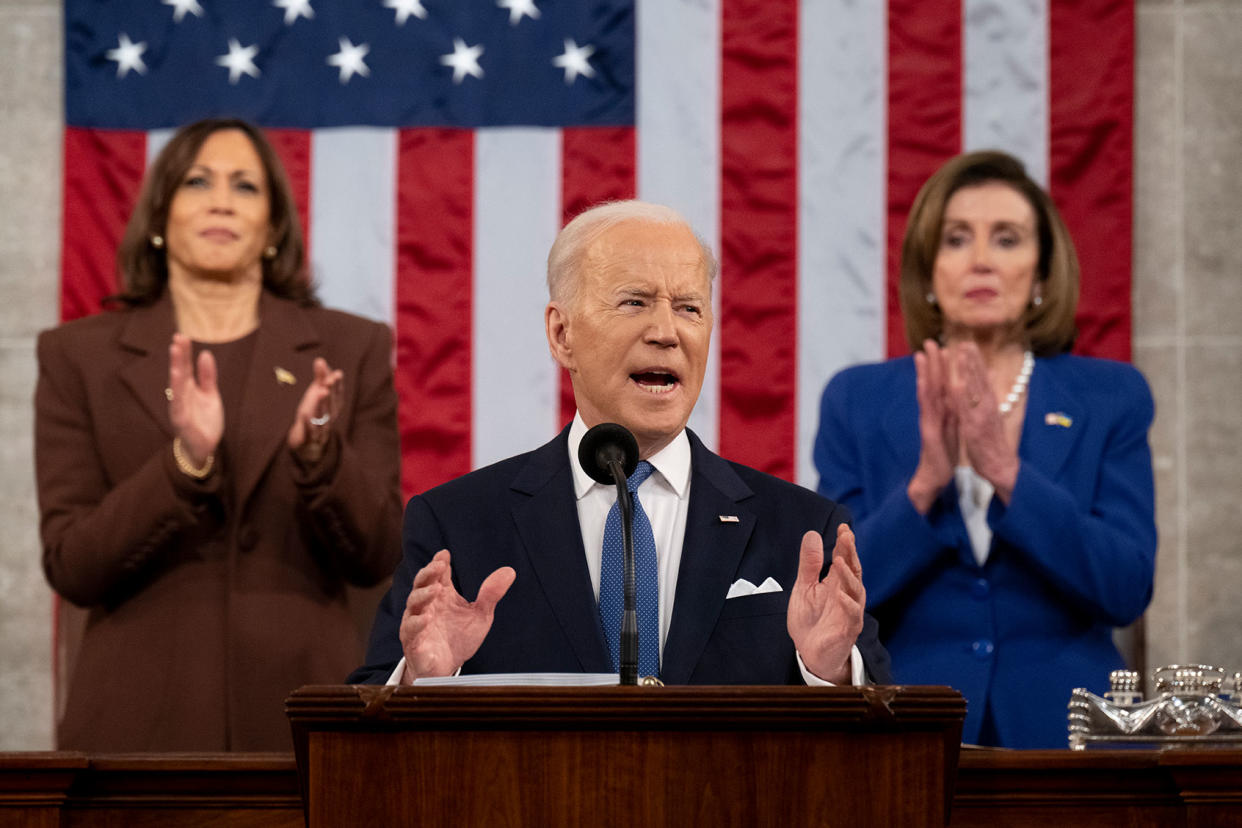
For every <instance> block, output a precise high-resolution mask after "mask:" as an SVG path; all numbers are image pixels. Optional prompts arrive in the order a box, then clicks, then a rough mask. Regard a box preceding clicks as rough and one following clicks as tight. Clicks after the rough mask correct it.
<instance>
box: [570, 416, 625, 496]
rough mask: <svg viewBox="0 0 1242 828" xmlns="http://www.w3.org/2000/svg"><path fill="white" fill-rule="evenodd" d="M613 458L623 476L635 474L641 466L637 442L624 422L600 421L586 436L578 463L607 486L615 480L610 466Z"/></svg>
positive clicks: (592, 477) (623, 477)
mask: <svg viewBox="0 0 1242 828" xmlns="http://www.w3.org/2000/svg"><path fill="white" fill-rule="evenodd" d="M614 461H615V462H619V463H620V464H621V477H622V479H625V478H627V477H629V476H630V475H631V474H633V473H634V469H635V468H637V467H638V441H637V440H635V439H634V435H633V434H631V433H630V430H629V429H628V428H626V427H625V426H623V425H617V424H616V423H600V424H599V425H597V426H595V428H593V429H591V430H590V431H588V432H587V433H586V434H584V435H583V437H582V442H581V443H579V444H578V462H579V463H580V464H582V470H583V471H585V472H586V473H587V474H588V475H590V476H591V479H592V480H594V481H595V482H596V483H603V484H604V485H605V486H606V485H608V484H609V483H612V482H613V481H614V480H615V479H616V478H615V477H614V476H613V473H612V468H611V464H612V463H613V462H614Z"/></svg>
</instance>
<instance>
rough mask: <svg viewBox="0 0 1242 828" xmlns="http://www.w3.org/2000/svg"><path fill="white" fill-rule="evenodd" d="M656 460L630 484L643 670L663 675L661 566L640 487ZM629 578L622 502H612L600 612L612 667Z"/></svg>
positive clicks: (618, 652)
mask: <svg viewBox="0 0 1242 828" xmlns="http://www.w3.org/2000/svg"><path fill="white" fill-rule="evenodd" d="M652 471H653V469H652V467H651V464H650V463H648V462H647V461H646V460H640V461H639V463H638V467H637V468H636V469H634V473H633V474H632V475H630V478H629V480H628V481H627V485H626V488H628V489H629V490H630V494H631V495H632V496H633V500H634V587H635V590H634V591H635V594H636V599H637V600H636V604H637V610H638V676H639V678H643V677H645V676H657V677H658V676H659V675H660V589H659V576H658V575H657V569H656V548H655V535H653V534H652V533H651V521H650V520H648V519H647V513H646V512H644V511H643V505H642V503H640V502H639V500H638V487H639V485H641V484H642V482H643V481H644V480H646V479H647V478H648V477H650V476H651V472H652ZM624 583H625V553H624V551H623V547H622V545H621V505H620V504H619V503H614V504H612V508H611V509H609V510H608V519H607V520H606V521H605V523H604V555H603V559H602V561H601V562H600V573H599V617H600V620H601V621H603V622H604V634H605V635H606V636H607V637H608V649H609V651H610V652H611V653H612V669H614V670H619V669H620V660H621V614H622V610H623V608H624V601H623V597H622V592H623V586H624Z"/></svg>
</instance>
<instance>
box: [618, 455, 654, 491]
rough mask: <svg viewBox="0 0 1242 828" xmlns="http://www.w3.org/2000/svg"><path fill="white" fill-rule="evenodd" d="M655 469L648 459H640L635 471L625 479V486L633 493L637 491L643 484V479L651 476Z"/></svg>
mask: <svg viewBox="0 0 1242 828" xmlns="http://www.w3.org/2000/svg"><path fill="white" fill-rule="evenodd" d="M653 471H655V468H654V467H653V466H652V465H651V464H650V463H648V462H647V461H646V460H639V461H638V465H637V466H636V467H635V468H634V473H633V474H631V475H630V476H629V479H628V480H626V481H625V488H627V489H629V490H630V492H631V493H633V492H635V491H637V490H638V487H639V486H641V485H642V484H643V481H644V480H646V479H647V478H648V477H651V473H652V472H653Z"/></svg>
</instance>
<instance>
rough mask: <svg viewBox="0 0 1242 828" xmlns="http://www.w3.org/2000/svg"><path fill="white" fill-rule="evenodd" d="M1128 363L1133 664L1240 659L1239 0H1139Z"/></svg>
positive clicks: (17, 347)
mask: <svg viewBox="0 0 1242 828" xmlns="http://www.w3.org/2000/svg"><path fill="white" fill-rule="evenodd" d="M60 16H61V5H60V3H59V2H56V0H0V194H3V197H2V198H0V296H3V301H2V302H0V527H3V529H2V530H0V750H14V749H45V748H50V747H51V746H52V702H51V698H50V696H51V686H52V677H51V668H50V664H51V640H50V629H51V617H52V616H51V613H52V601H51V595H50V592H49V590H48V588H47V586H46V584H45V583H44V581H43V577H42V573H41V572H40V569H39V564H38V561H39V544H38V539H37V512H36V507H35V499H34V492H33V476H32V472H31V468H32V447H31V404H30V403H31V395H32V393H33V388H34V353H33V346H34V336H35V334H36V333H37V332H38V331H39V330H40V329H42V328H45V327H48V326H50V325H52V324H54V323H55V321H56V310H55V309H56V298H55V297H56V284H57V277H56V274H57V273H58V269H59V262H58V258H57V250H58V247H59V237H60V214H59V199H60V187H59V181H60V163H61V156H60V126H61V108H62V105H61V101H62V93H61V69H60V67H61V48H62V46H61V38H60ZM1136 63H1137V67H1136V81H1135V82H1136V90H1137V92H1136V106H1135V118H1136V121H1135V215H1134V223H1135V239H1134V241H1135V243H1134V277H1135V283H1134V291H1133V299H1134V361H1135V362H1136V364H1137V365H1138V366H1139V368H1141V369H1142V370H1143V372H1144V373H1145V374H1146V376H1147V378H1148V380H1149V381H1150V383H1151V386H1152V390H1153V392H1154V394H1155V397H1156V406H1157V414H1156V423H1155V426H1154V428H1153V430H1152V446H1153V450H1154V458H1155V464H1156V486H1157V500H1158V520H1159V526H1160V553H1159V562H1158V570H1157V584H1156V596H1155V600H1154V601H1153V603H1152V606H1151V608H1150V609H1149V611H1148V613H1147V616H1146V619H1145V624H1144V630H1143V632H1144V633H1145V635H1143V636H1140V637H1139V638H1138V639H1137V640H1138V641H1139V642H1143V641H1144V640H1145V645H1143V644H1141V643H1140V646H1142V647H1143V652H1142V655H1143V656H1144V658H1145V661H1146V663H1147V665H1148V666H1155V665H1160V664H1168V663H1172V662H1186V661H1195V662H1206V663H1213V664H1220V665H1222V666H1228V667H1231V668H1235V669H1242V644H1239V643H1238V642H1239V640H1240V637H1239V635H1238V630H1239V629H1242V600H1240V598H1239V596H1240V595H1242V551H1240V550H1239V544H1240V543H1242V541H1239V539H1240V538H1242V508H1239V507H1238V505H1237V501H1238V500H1239V499H1240V498H1242V463H1240V462H1239V460H1238V457H1239V454H1242V309H1240V308H1239V302H1240V301H1242V187H1239V186H1238V182H1239V180H1242V92H1240V91H1239V90H1242V2H1240V1H1239V0H1138V3H1137V61H1136Z"/></svg>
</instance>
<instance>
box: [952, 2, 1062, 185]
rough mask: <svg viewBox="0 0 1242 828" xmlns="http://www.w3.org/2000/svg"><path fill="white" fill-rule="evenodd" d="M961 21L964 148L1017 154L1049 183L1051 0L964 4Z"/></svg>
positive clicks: (1030, 170) (1035, 176) (1032, 173)
mask: <svg viewBox="0 0 1242 828" xmlns="http://www.w3.org/2000/svg"><path fill="white" fill-rule="evenodd" d="M962 20H963V26H962V54H963V60H964V63H965V66H964V69H963V71H964V72H965V77H964V78H963V80H962V90H963V92H962V96H963V99H962V141H963V144H964V149H966V150H976V149H1000V150H1004V151H1006V152H1009V153H1012V154H1013V155H1016V156H1017V157H1018V158H1020V159H1021V160H1022V162H1023V163H1024V164H1026V168H1027V172H1028V173H1030V176H1031V177H1032V178H1033V179H1035V180H1036V181H1038V182H1040V183H1042V184H1044V185H1047V183H1048V3H1047V0H964V2H963V3H962Z"/></svg>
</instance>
